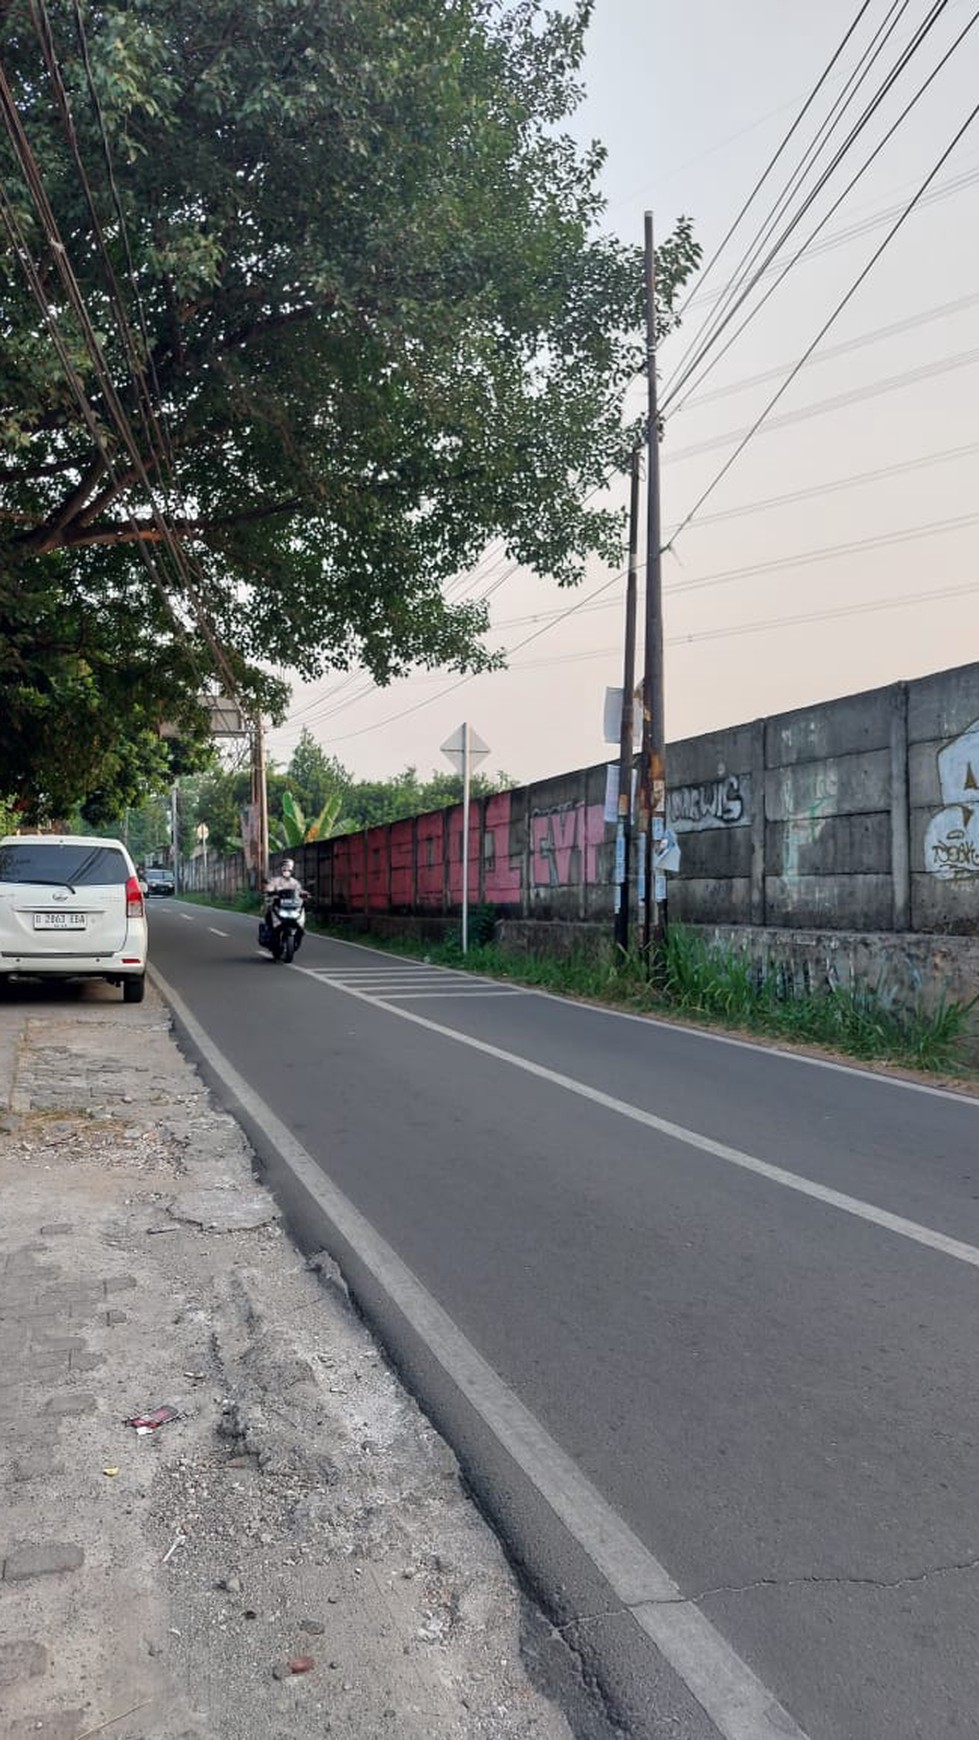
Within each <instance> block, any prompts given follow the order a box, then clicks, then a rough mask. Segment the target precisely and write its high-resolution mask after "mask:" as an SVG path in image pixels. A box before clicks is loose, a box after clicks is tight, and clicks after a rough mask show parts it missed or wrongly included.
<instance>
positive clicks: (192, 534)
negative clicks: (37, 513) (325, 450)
mask: <svg viewBox="0 0 979 1740" xmlns="http://www.w3.org/2000/svg"><path fill="white" fill-rule="evenodd" d="M301 506H302V497H301V496H293V497H292V498H291V500H289V501H277V502H269V503H267V504H266V505H265V506H264V507H254V508H246V509H243V510H242V512H241V513H237V514H223V515H222V516H221V517H220V518H219V519H214V520H170V521H169V522H168V526H169V530H170V532H172V533H175V534H176V535H177V536H178V537H188V538H206V537H208V535H209V534H210V533H211V532H218V531H223V530H227V529H228V528H232V527H235V526H247V525H254V524H255V523H256V522H257V521H259V520H267V519H271V518H272V517H273V516H274V515H276V514H290V513H295V511H296V509H297V508H299V507H301ZM165 537H166V533H165V532H161V531H160V529H159V527H158V526H156V525H155V524H152V523H151V522H150V521H149V520H137V521H136V523H135V530H134V529H133V527H132V526H124V525H113V526H85V525H83V524H82V523H79V527H78V530H77V531H76V530H73V529H72V527H71V526H66V527H64V528H63V529H62V530H60V531H59V532H52V533H51V534H50V535H49V536H48V537H47V538H46V539H45V541H44V542H43V543H39V542H37V541H36V537H35V534H33V533H32V534H31V535H30V536H29V537H28V538H25V539H24V540H23V541H24V543H26V544H28V545H29V547H30V548H31V550H32V553H33V554H35V555H38V556H47V555H50V553H51V551H52V550H82V549H87V548H89V547H90V546H92V545H95V544H100V545H115V544H159V543H162V542H163V540H164V538H165Z"/></svg>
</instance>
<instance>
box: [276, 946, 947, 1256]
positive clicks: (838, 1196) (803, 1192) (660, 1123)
mask: <svg viewBox="0 0 979 1740" xmlns="http://www.w3.org/2000/svg"><path fill="white" fill-rule="evenodd" d="M299 971H300V972H301V973H302V972H305V973H307V975H308V977H309V978H311V979H317V977H318V976H317V974H315V973H312V972H310V971H309V969H308V968H306V967H300V969H299ZM319 983H322V980H319ZM335 988H336V989H337V990H340V991H343V992H344V994H345V995H346V996H348V997H357V998H359V1000H360V1001H361V1002H362V1003H370V1004H371V1006H372V1007H373V1008H375V1009H385V1010H386V1011H387V1012H388V1014H389V1015H396V1016H397V1017H398V1020H399V1021H412V1022H414V1024H415V1026H416V1027H425V1028H427V1029H428V1031H429V1032H430V1033H437V1034H438V1035H439V1036H440V1038H442V1039H451V1040H453V1041H454V1043H455V1044H456V1045H466V1046H468V1047H469V1049H470V1050H471V1051H480V1052H482V1053H483V1055H484V1056H485V1057H492V1058H495V1059H496V1061H497V1062H498V1063H506V1064H509V1065H510V1067H511V1068H512V1069H521V1070H524V1071H525V1072H526V1074H527V1075H533V1076H536V1077H537V1079H538V1081H546V1082H549V1083H550V1084H551V1086H552V1087H559V1088H563V1089H564V1091H565V1092H566V1093H569V1094H577V1095H578V1096H579V1097H580V1098H581V1099H583V1100H591V1101H592V1103H593V1105H596V1106H603V1107H604V1108H605V1110H606V1111H609V1112H615V1114H616V1115H617V1116H618V1117H620V1118H628V1119H630V1121H631V1122H632V1123H634V1124H644V1125H645V1127H646V1128H647V1129H648V1130H658V1131H659V1133H660V1135H663V1136H669V1137H670V1139H671V1141H674V1142H682V1143H684V1144H685V1145H686V1146H687V1147H688V1148H697V1149H699V1150H700V1152H701V1153H702V1154H711V1155H713V1156H714V1158H715V1159H716V1160H726V1161H727V1163H728V1164H729V1165H730V1166H738V1167H740V1168H741V1170H742V1171H744V1172H754V1173H756V1174H757V1176H758V1177H759V1178H765V1179H768V1181H769V1182H770V1183H772V1184H781V1185H783V1186H784V1187H785V1189H786V1190H795V1191H797V1192H798V1194H799V1195H800V1196H809V1197H811V1198H812V1199H813V1201H815V1202H822V1203H825V1204H826V1206H827V1207H828V1208H838V1209H841V1210H842V1212H843V1213H844V1214H850V1215H853V1216H855V1218H856V1219H857V1220H866V1221H869V1222H870V1223H871V1224H872V1225H873V1226H879V1227H883V1228H884V1230H885V1231H887V1232H892V1233H897V1234H898V1235H899V1236H900V1237H901V1238H905V1239H911V1240H912V1241H913V1242H914V1243H915V1244H918V1245H927V1246H928V1248H929V1249H930V1250H933V1251H940V1252H941V1254H942V1255H943V1256H945V1257H954V1258H955V1259H956V1261H957V1262H960V1263H969V1264H970V1265H971V1267H972V1268H974V1269H979V1249H977V1248H976V1246H975V1245H967V1244H964V1243H963V1242H962V1240H961V1239H953V1238H949V1237H948V1235H947V1234H946V1233H941V1232H936V1231H935V1230H934V1228H933V1227H929V1226H922V1225H920V1224H919V1222H918V1221H915V1220H906V1219H905V1218H904V1216H903V1215H900V1214H891V1213H890V1212H889V1210H888V1209H886V1208H877V1207H876V1205H875V1204H874V1203H872V1202H864V1201H863V1200H862V1199H861V1198H860V1197H859V1196H848V1195H847V1194H846V1193H845V1192H844V1191H842V1190H832V1189H830V1187H829V1186H828V1185H825V1184H817V1183H816V1182H815V1180H814V1179H812V1178H803V1177H802V1176H801V1175H800V1174H799V1173H797V1172H789V1171H787V1170H786V1168H785V1167H784V1166H773V1165H771V1163H770V1162H769V1161H768V1160H759V1159H758V1158H757V1157H756V1156H755V1155H754V1154H745V1153H744V1152H743V1151H742V1150H741V1149H740V1148H732V1147H730V1146H729V1145H728V1143H727V1142H715V1141H714V1139H713V1137H712V1136H703V1135H701V1133H700V1131H699V1130H688V1129H687V1128H686V1127H685V1126H684V1125H683V1124H674V1123H673V1122H672V1120H671V1119H669V1118H660V1117H657V1115H656V1113H655V1112H647V1111H646V1110H645V1109H644V1108H643V1107H642V1106H634V1105H632V1104H631V1103H630V1102H629V1101H628V1100H619V1099H616V1098H615V1096H614V1095H613V1094H606V1093H603V1092H602V1090H601V1088H594V1087H590V1086H589V1085H588V1083H587V1082H583V1081H577V1080H576V1079H575V1077H574V1076H571V1075H562V1074H561V1072H560V1070H556V1069H548V1068H547V1067H546V1065H544V1064H542V1063H535V1062H534V1061H533V1059H532V1058H529V1057H521V1056H520V1055H519V1053H517V1052H515V1051H504V1050H503V1048H502V1046H499V1045H490V1044H489V1043H488V1041H487V1040H485V1039H475V1038H474V1037H473V1036H472V1034H470V1033H460V1032H458V1031H457V1030H456V1029H455V1028H454V1027H445V1026H443V1024H442V1022H441V1021H430V1020H429V1018H428V1016H427V1015H415V1014H413V1013H412V1011H411V1010H410V1009H399V1008H397V1007H396V1006H395V1004H394V1003H387V1002H385V1001H384V999H383V997H368V996H367V995H366V993H365V992H362V991H356V990H354V988H353V986H351V985H343V984H341V983H340V982H339V981H337V982H336V984H335Z"/></svg>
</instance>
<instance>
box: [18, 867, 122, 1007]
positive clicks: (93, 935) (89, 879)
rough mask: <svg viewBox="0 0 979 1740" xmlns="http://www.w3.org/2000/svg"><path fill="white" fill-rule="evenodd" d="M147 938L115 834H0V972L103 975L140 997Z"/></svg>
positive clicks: (83, 976)
mask: <svg viewBox="0 0 979 1740" xmlns="http://www.w3.org/2000/svg"><path fill="white" fill-rule="evenodd" d="M146 943H147V926H146V908H145V905H144V902H143V893H142V889H141V888H140V885H139V878H138V876H137V875H136V867H135V865H134V864H133V861H132V859H131V858H130V856H129V853H128V852H127V851H126V848H125V846H124V845H123V843H122V841H121V840H108V839H104V840H103V839H93V838H91V836H89V835H87V834H8V835H6V836H5V838H4V839H2V840H0V977H7V976H11V975H14V974H17V975H20V976H22V977H24V978H33V977H43V978H45V979H50V978H58V979H93V978H95V979H107V980H108V982H109V984H110V985H121V986H122V994H123V998H124V1000H125V1002H127V1003H141V1002H142V1001H143V994H144V991H145V988H146Z"/></svg>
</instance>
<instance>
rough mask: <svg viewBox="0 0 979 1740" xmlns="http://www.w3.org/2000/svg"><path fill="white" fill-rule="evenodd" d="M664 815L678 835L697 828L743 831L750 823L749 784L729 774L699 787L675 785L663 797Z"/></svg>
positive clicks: (748, 779) (745, 775)
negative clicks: (741, 828) (665, 814)
mask: <svg viewBox="0 0 979 1740" xmlns="http://www.w3.org/2000/svg"><path fill="white" fill-rule="evenodd" d="M666 807H667V815H668V816H669V820H670V824H671V826H672V827H673V829H674V831H675V832H676V833H678V834H682V833H693V832H694V831H695V830H699V829H701V828H738V827H746V826H747V825H748V823H749V822H750V820H751V781H750V778H749V776H748V775H747V774H737V773H729V774H728V775H727V776H726V777H725V778H724V779H711V780H706V781H704V782H703V783H702V784H701V785H678V786H674V787H673V788H672V790H671V791H669V792H668V793H667V798H666Z"/></svg>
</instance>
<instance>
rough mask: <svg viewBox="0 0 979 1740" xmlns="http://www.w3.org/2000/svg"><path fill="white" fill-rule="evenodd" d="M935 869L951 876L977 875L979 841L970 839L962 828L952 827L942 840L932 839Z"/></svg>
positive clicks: (978, 870)
mask: <svg viewBox="0 0 979 1740" xmlns="http://www.w3.org/2000/svg"><path fill="white" fill-rule="evenodd" d="M931 855H932V861H933V863H934V866H935V868H936V870H939V871H944V872H945V873H946V874H947V875H951V876H979V841H976V840H970V839H969V838H968V837H967V835H966V831H965V829H964V828H953V829H952V831H951V833H950V834H949V835H948V837H947V838H946V839H944V840H932V842H931Z"/></svg>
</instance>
